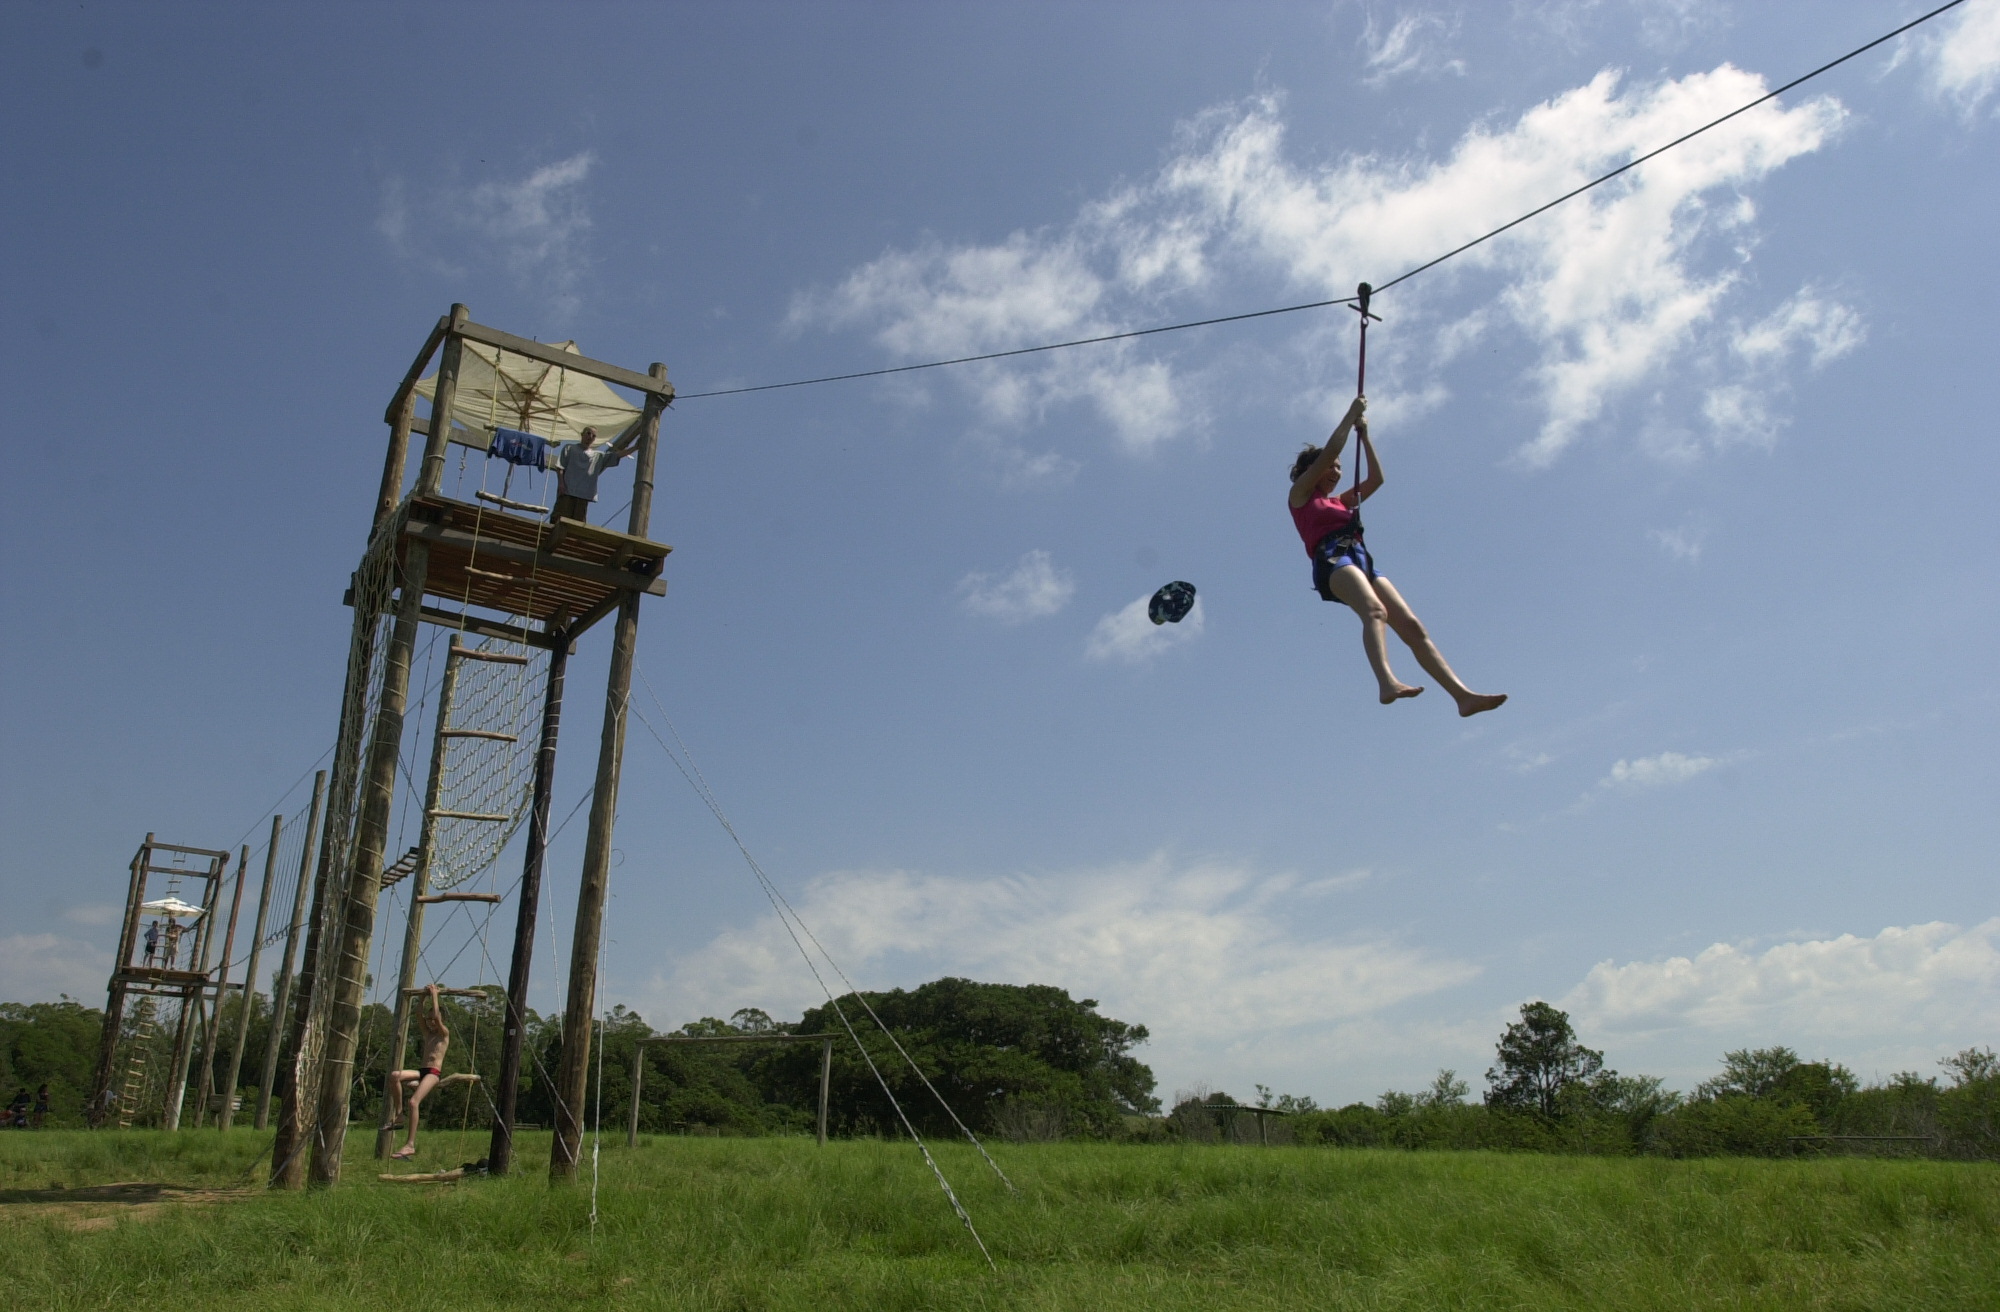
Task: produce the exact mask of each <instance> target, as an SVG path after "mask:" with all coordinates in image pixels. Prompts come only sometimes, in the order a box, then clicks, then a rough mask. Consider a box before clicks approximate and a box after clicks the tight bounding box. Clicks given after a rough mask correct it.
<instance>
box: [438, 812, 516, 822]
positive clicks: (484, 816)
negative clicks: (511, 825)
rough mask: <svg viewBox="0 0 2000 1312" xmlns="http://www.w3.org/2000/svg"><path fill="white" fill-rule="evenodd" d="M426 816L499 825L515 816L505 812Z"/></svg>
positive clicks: (448, 813)
mask: <svg viewBox="0 0 2000 1312" xmlns="http://www.w3.org/2000/svg"><path fill="white" fill-rule="evenodd" d="M425 814H426V815H430V816H434V817H435V818H437V819H439V820H486V821H490V822H492V823H494V824H498V823H499V822H500V821H502V820H512V819H513V818H514V817H513V815H511V814H510V813H508V812H505V811H502V812H500V813H498V814H497V815H496V814H493V813H491V812H487V811H427V812H425Z"/></svg>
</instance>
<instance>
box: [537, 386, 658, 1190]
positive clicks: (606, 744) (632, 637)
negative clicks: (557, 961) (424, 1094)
mask: <svg viewBox="0 0 2000 1312" xmlns="http://www.w3.org/2000/svg"><path fill="white" fill-rule="evenodd" d="M649 373H650V374H651V376H652V377H653V378H654V379H655V380H656V381H657V382H659V383H661V384H664V383H665V382H666V377H667V367H666V366H665V365H663V364H657V363H656V364H654V365H653V367H652V368H651V370H650V371H649ZM665 408H666V398H665V397H663V396H662V395H661V394H660V393H659V392H657V391H655V392H652V393H650V394H648V396H647V397H646V410H645V413H644V415H643V416H642V417H641V419H640V423H641V424H642V425H643V427H642V428H641V429H640V433H639V456H638V461H637V464H636V467H635V468H634V470H633V474H632V514H631V518H630V520H628V521H627V528H626V530H625V531H626V532H627V533H629V534H631V535H632V536H633V537H635V538H644V537H645V536H646V530H647V529H648V527H650V521H651V519H652V514H653V471H654V467H655V465H656V462H657V459H658V455H659V443H660V414H661V412H662V411H663V410H665ZM638 643H639V594H637V593H636V592H628V593H626V594H625V597H624V600H623V601H621V602H620V603H619V606H618V627H617V629H616V630H615V631H614V635H613V637H612V640H611V670H610V673H609V674H608V675H607V676H606V678H605V686H604V731H603V734H602V736H601V737H600V739H599V743H598V749H597V784H596V788H595V790H594V791H593V792H592V794H591V798H590V829H589V830H588V832H587V834H586V836H585V838H584V848H583V884H582V887H581V888H580V889H579V890H578V892H577V898H576V929H575V933H574V936H573V937H572V940H571V948H570V966H569V992H568V997H567V1001H566V1003H565V1005H564V1007H563V1030H562V1056H561V1059H560V1062H559V1064H558V1067H557V1071H556V1089H555V1094H556V1134H555V1143H554V1145H553V1147H552V1148H551V1150H550V1154H549V1175H550V1177H551V1178H554V1179H564V1178H566V1177H568V1176H570V1175H573V1174H575V1172H576V1166H577V1161H578V1157H579V1153H580V1150H581V1147H582V1144H583V1111H584V1106H585V1096H586V1094H587V1092H588V1090H589V1087H590V1041H591V1035H590V1028H591V1024H592V1021H593V1019H594V1017H595V1015H596V1011H597V957H598V949H599V945H600V943H601V941H602V938H603V929H604V901H605V895H606V891H607V889H608V886H609V883H610V878H611V835H612V827H613V825H614V824H615V823H616V821H617V817H618V776H619V772H620V770H621V769H622V767H623V765H624V760H625V720H626V710H627V706H628V703H629V702H630V701H631V696H632V660H633V656H634V653H635V650H636V649H637V647H638Z"/></svg>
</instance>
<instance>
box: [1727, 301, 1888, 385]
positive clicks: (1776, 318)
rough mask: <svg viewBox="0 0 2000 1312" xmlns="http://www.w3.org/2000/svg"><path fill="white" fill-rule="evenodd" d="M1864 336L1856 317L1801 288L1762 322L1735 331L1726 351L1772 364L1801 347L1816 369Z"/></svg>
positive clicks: (1851, 312) (1843, 306)
mask: <svg viewBox="0 0 2000 1312" xmlns="http://www.w3.org/2000/svg"><path fill="white" fill-rule="evenodd" d="M1867 335H1868V333H1867V330H1866V329H1865V328H1864V327H1863V326H1862V323H1861V316H1860V315H1859V314H1856V313H1855V312H1854V311H1853V310H1851V309H1849V308H1848V307H1847V306H1845V305H1842V304H1840V303H1839V302H1838V301H1829V300H1827V299H1825V298H1824V297H1822V296H1821V295H1820V294H1819V292H1818V291H1817V290H1816V289H1814V288H1812V287H1805V288H1802V289H1801V290H1800V291H1799V293H1798V295H1796V296H1794V297H1792V299H1791V300H1789V301H1786V302H1785V303H1784V304H1783V305H1781V306H1779V307H1778V308H1777V309H1776V310H1773V311H1772V312H1771V313H1770V314H1769V315H1768V316H1766V317H1765V318H1764V319H1761V320H1759V321H1758V322H1757V323H1754V324H1752V325H1750V326H1749V327H1748V328H1742V329H1739V330H1737V332H1736V333H1735V334H1734V336H1733V337H1732V338H1731V340H1730V349H1731V350H1733V351H1735V352H1736V354H1737V355H1739V356H1741V357H1743V358H1744V359H1745V360H1748V361H1750V362H1752V363H1753V364H1772V363H1776V362H1779V361H1782V360H1783V359H1784V358H1785V357H1786V356H1787V355H1789V354H1791V352H1792V351H1793V350H1795V349H1796V348H1798V347H1805V348H1806V349H1807V351H1808V352H1809V355H1810V360H1811V364H1812V367H1813V368H1815V369H1818V368H1821V367H1822V366H1824V365H1826V364H1828V363H1830V362H1832V361H1834V360H1838V359H1839V358H1840V357H1841V356H1843V355H1846V354H1847V353H1848V352H1849V351H1852V350H1853V349H1854V348H1855V347H1857V346H1859V345H1861V343H1862V341H1863V340H1864V339H1865V338H1866V337H1867Z"/></svg>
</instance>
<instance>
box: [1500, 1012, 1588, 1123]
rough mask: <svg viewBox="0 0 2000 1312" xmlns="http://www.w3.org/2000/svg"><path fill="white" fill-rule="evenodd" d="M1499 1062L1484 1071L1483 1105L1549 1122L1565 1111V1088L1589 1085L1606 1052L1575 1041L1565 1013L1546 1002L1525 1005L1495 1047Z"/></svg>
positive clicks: (1573, 1031) (1573, 1030) (1574, 1033)
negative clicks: (1541, 1117) (1533, 1114)
mask: <svg viewBox="0 0 2000 1312" xmlns="http://www.w3.org/2000/svg"><path fill="white" fill-rule="evenodd" d="M1495 1052H1496V1053H1497V1055H1498V1058H1499V1060H1498V1063H1497V1064H1496V1065H1495V1066H1493V1067H1492V1068H1491V1069H1489V1070H1488V1071H1487V1072H1486V1083H1487V1089H1486V1105H1487V1106H1489V1107H1495V1108H1506V1109H1509V1110H1513V1111H1529V1112H1535V1113H1537V1114H1539V1115H1541V1116H1543V1117H1545V1118H1547V1119H1549V1120H1555V1119H1558V1118H1559V1117H1561V1116H1562V1115H1563V1113H1564V1112H1565V1111H1566V1110H1568V1105H1567V1104H1566V1103H1565V1099H1564V1091H1565V1090H1567V1089H1569V1088H1570V1087H1571V1086H1573V1085H1588V1084H1589V1083H1590V1081H1592V1080H1593V1079H1596V1078H1597V1077H1598V1076H1599V1075H1600V1073H1602V1074H1606V1075H1613V1074H1616V1072H1612V1071H1605V1070H1604V1054H1603V1053H1601V1052H1598V1051H1596V1050H1595V1049H1592V1048H1586V1047H1584V1046H1583V1045H1582V1044H1581V1043H1579V1042H1577V1038H1576V1030H1575V1028H1574V1027H1572V1026H1571V1025H1570V1023H1569V1015H1568V1014H1567V1013H1566V1012H1563V1011H1560V1010H1558V1009H1557V1008H1555V1007H1552V1006H1550V1005H1549V1004H1548V1003H1546V1002H1529V1003H1524V1004H1523V1005H1522V1007H1521V1019H1520V1020H1518V1021H1515V1022H1513V1023H1512V1024H1510V1025H1508V1026H1507V1028H1506V1030H1505V1031H1504V1032H1502V1033H1501V1035H1500V1042H1499V1043H1498V1044H1496V1045H1495Z"/></svg>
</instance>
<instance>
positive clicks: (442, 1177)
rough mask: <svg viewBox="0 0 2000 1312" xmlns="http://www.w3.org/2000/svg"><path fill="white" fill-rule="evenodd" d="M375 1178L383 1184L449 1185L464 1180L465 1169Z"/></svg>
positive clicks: (460, 1167) (458, 1168) (456, 1168)
mask: <svg viewBox="0 0 2000 1312" xmlns="http://www.w3.org/2000/svg"><path fill="white" fill-rule="evenodd" d="M375 1178H376V1179H377V1180H380V1181H381V1182H382V1183H384V1184H450V1183H452V1182H453V1181H454V1180H463V1179H464V1178H465V1168H464V1167H463V1166H457V1167H453V1168H452V1169H451V1170H449V1171H426V1172H420V1173H418V1174H416V1175H389V1174H387V1173H386V1172H385V1173H384V1174H381V1175H378V1176H376V1177H375Z"/></svg>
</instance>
